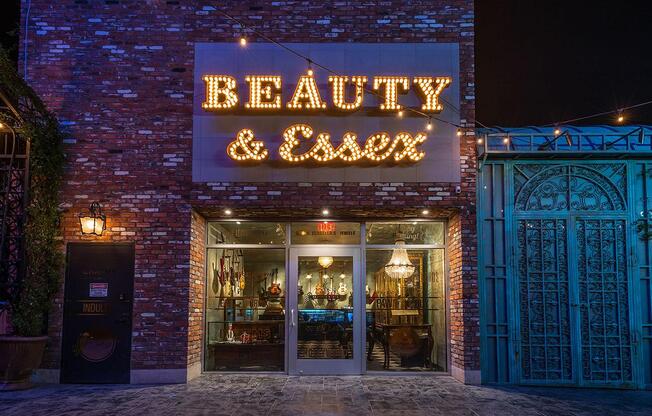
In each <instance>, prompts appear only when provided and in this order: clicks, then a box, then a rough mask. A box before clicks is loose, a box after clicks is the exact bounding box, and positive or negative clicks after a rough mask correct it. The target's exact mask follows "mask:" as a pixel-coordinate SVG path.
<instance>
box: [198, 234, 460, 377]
mask: <svg viewBox="0 0 652 416" xmlns="http://www.w3.org/2000/svg"><path fill="white" fill-rule="evenodd" d="M444 230H445V227H444V224H443V223H441V222H435V221H412V222H369V223H367V224H366V225H365V227H364V228H363V227H362V224H360V223H352V222H329V221H319V222H318V221H315V222H298V223H292V224H283V223H262V222H247V221H242V222H240V221H228V222H227V221H224V222H210V223H209V224H208V227H207V244H208V246H207V252H206V253H207V255H206V313H205V332H204V334H205V335H204V337H205V341H204V342H205V349H204V364H203V365H204V370H205V371H235V370H241V371H285V370H286V368H289V369H290V371H291V372H294V371H295V370H296V372H295V373H300V372H303V371H305V373H304V374H309V373H311V374H323V373H329V372H330V373H333V374H359V373H361V372H364V371H365V363H366V371H447V370H448V344H447V325H446V305H447V297H446V296H447V295H446V284H445V281H446V279H445V233H444ZM361 233H363V234H362V235H361ZM363 236H364V238H363ZM363 249H364V253H363ZM363 254H364V255H363ZM354 285H355V287H356V288H357V289H356V290H355V291H354ZM288 289H289V290H288ZM288 292H290V294H288ZM362 292H364V293H362ZM354 293H357V294H358V295H356V296H359V298H358V297H356V298H355V299H354ZM287 296H292V297H291V298H288V297H287ZM286 319H287V327H286ZM286 332H287V333H286ZM286 343H287V345H286ZM354 351H355V352H354ZM286 366H287V367H286ZM347 371H348V373H347Z"/></svg>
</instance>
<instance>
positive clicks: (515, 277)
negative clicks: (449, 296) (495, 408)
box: [478, 160, 652, 388]
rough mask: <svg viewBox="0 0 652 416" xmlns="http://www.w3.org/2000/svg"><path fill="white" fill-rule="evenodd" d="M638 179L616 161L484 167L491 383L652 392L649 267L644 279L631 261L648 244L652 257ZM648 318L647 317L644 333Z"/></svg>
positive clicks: (482, 226)
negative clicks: (640, 220) (642, 226)
mask: <svg viewBox="0 0 652 416" xmlns="http://www.w3.org/2000/svg"><path fill="white" fill-rule="evenodd" d="M646 166H647V164H646ZM636 169H638V170H640V171H645V169H646V168H645V167H640V166H637V165H636V163H635V162H627V161H609V160H607V161H582V162H578V161H572V160H564V161H536V160H532V161H513V160H492V161H486V162H485V163H484V165H483V166H482V168H481V175H480V178H479V189H480V191H479V199H478V205H479V208H478V211H479V212H478V222H479V227H478V228H479V233H480V235H479V241H492V242H493V244H491V247H486V244H484V245H481V246H480V247H479V257H480V258H479V266H480V267H479V270H480V273H479V275H480V290H481V308H482V317H483V318H484V320H483V322H482V325H481V330H482V333H481V338H482V347H481V352H482V370H483V374H482V375H483V381H484V382H498V383H522V384H560V385H577V386H597V387H604V386H610V387H625V388H636V387H644V386H645V385H649V384H650V383H652V381H650V379H651V378H652V372H650V371H649V370H646V369H649V368H651V366H652V364H650V362H652V355H651V354H652V347H651V346H650V345H649V343H647V344H646V341H645V336H647V337H649V338H650V342H652V325H651V324H652V309H651V308H650V306H651V305H650V302H649V299H650V296H651V295H652V286H651V285H650V275H651V274H652V273H651V272H652V267H649V262H646V265H647V266H646V268H645V274H641V276H638V273H637V272H638V270H636V267H634V265H635V262H636V261H637V258H636V257H635V256H634V255H633V254H634V248H635V247H636V248H638V250H639V252H642V250H641V244H644V245H645V248H646V250H647V251H646V252H645V254H648V253H649V254H652V248H650V247H649V241H645V242H641V239H640V238H639V235H638V234H637V232H636V224H637V220H636V218H635V213H634V210H633V209H632V208H630V207H634V206H635V205H639V204H637V203H635V202H634V201H638V199H639V197H638V195H639V193H640V192H639V188H640V186H638V187H635V186H633V184H632V182H635V183H638V182H640V181H637V179H635V175H634V171H635V170H636ZM645 172H646V171H645ZM651 172H652V170H651ZM644 176H645V174H644ZM650 184H651V185H652V182H651V183H650ZM646 189H647V188H646ZM649 189H650V190H652V186H651V187H650V188H649ZM646 197H647V196H646ZM651 208H652V207H651ZM637 210H638V207H637ZM646 212H647V211H646ZM650 213H652V211H650ZM648 217H649V218H652V215H650V216H648V215H647V214H646V215H645V218H648ZM640 255H641V254H639V256H638V257H640ZM648 258H652V256H648ZM639 262H640V260H639ZM502 270H504V271H505V272H504V275H503V274H502ZM635 275H636V276H635ZM639 277H640V280H641V281H640V282H639ZM641 283H645V284H646V285H647V286H644V287H643V286H642V287H641V288H642V289H644V292H639V291H638V290H637V288H638V287H639V284H641ZM638 295H640V298H638ZM639 300H642V302H641V303H642V305H641V306H642V307H641V308H636V307H635V305H638V304H639ZM503 312H504V313H503ZM639 312H643V313H644V315H645V314H647V315H645V316H643V321H644V322H643V325H642V326H641V322H640V316H639ZM639 328H640V329H644V330H645V331H647V332H644V333H643V334H644V336H643V339H641V337H640V336H639V335H638V334H639V331H640V329H639ZM639 368H643V371H639V370H638V369H639Z"/></svg>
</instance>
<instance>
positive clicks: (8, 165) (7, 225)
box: [0, 96, 29, 334]
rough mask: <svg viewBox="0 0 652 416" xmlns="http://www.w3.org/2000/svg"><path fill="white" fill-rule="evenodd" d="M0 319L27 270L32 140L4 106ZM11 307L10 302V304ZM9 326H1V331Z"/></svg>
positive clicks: (0, 171) (1, 130)
mask: <svg viewBox="0 0 652 416" xmlns="http://www.w3.org/2000/svg"><path fill="white" fill-rule="evenodd" d="M0 98H2V97H1V96H0ZM0 113H1V114H2V116H1V117H0V122H1V124H0V318H2V313H3V312H4V311H3V309H4V308H3V305H5V303H4V302H3V301H5V300H6V299H7V298H8V297H9V293H11V291H12V290H13V289H14V288H15V287H16V285H18V284H20V281H21V278H22V276H23V274H24V272H25V262H24V244H23V243H24V242H23V236H24V232H23V228H24V225H25V210H26V206H27V190H28V178H29V171H28V168H29V142H28V141H27V140H25V138H24V137H22V136H21V135H19V134H17V133H16V131H15V128H14V127H12V125H11V124H13V119H12V118H11V115H10V114H8V113H7V110H5V109H4V108H3V107H1V106H0ZM6 306H8V305H6ZM3 330H5V331H6V330H8V328H0V334H1V333H3Z"/></svg>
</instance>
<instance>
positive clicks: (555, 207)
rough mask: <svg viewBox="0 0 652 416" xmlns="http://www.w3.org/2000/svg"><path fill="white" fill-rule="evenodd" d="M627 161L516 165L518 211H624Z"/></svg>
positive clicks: (625, 204)
mask: <svg viewBox="0 0 652 416" xmlns="http://www.w3.org/2000/svg"><path fill="white" fill-rule="evenodd" d="M626 176H627V175H626V168H625V165H624V164H620V163H610V164H593V165H548V164H545V165H544V164H516V165H514V188H515V189H514V194H515V201H514V202H515V209H516V210H517V211H624V210H626V209H627V203H626V200H627V198H626V189H627V187H626V181H627V178H626Z"/></svg>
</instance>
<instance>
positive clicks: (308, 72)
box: [306, 59, 315, 77]
mask: <svg viewBox="0 0 652 416" xmlns="http://www.w3.org/2000/svg"><path fill="white" fill-rule="evenodd" d="M306 73H307V74H308V76H309V77H311V76H312V75H313V74H314V73H315V72H314V71H313V70H312V61H311V60H310V59H308V71H306Z"/></svg>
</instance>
